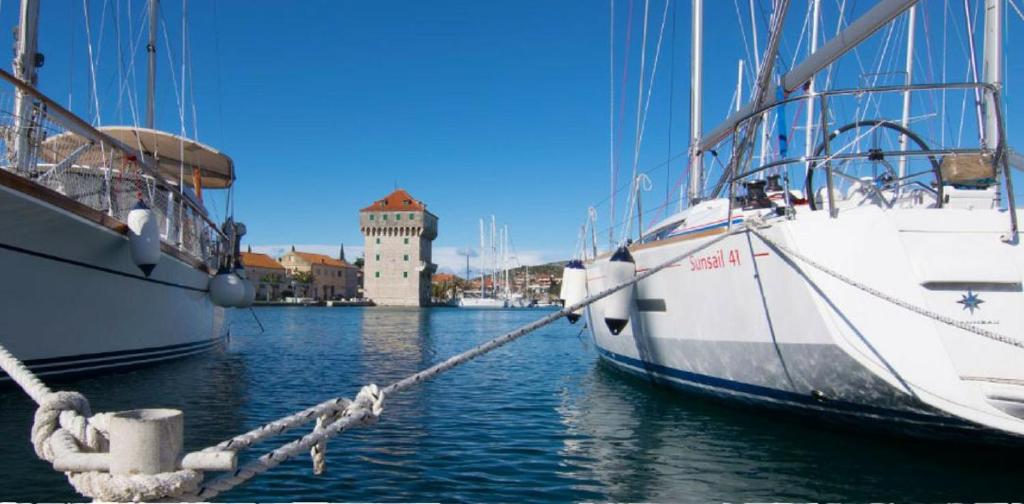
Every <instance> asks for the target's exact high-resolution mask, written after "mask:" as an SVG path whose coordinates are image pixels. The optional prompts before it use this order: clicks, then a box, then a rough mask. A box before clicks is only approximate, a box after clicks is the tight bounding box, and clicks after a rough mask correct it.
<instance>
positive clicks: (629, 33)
mask: <svg viewBox="0 0 1024 504" xmlns="http://www.w3.org/2000/svg"><path fill="white" fill-rule="evenodd" d="M632 40H633V0H629V11H628V14H627V16H626V44H625V53H624V55H623V57H622V59H623V62H622V80H621V85H620V86H619V88H620V90H619V116H618V119H619V120H618V125H617V126H616V131H615V141H616V143H620V144H621V143H622V128H623V120H624V119H625V116H626V114H625V110H626V82H627V78H628V76H629V55H630V50H629V49H630V45H631V43H632ZM618 176H619V160H618V157H616V158H615V167H614V168H613V169H612V183H611V187H612V192H611V194H610V195H609V198H610V199H611V204H610V214H611V217H610V218H609V220H615V196H616V194H618V192H620V191H619V190H617V189H615V187H616V182H617V180H618ZM630 183H632V181H630ZM608 242H609V243H608V244H609V246H611V245H613V244H614V242H615V238H614V236H613V235H609V236H608Z"/></svg>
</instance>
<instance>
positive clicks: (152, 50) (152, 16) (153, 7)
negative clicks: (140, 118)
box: [146, 0, 160, 129]
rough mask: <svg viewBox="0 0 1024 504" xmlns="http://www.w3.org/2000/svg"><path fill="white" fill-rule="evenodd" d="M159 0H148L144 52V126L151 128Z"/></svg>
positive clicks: (153, 116)
mask: <svg viewBox="0 0 1024 504" xmlns="http://www.w3.org/2000/svg"><path fill="white" fill-rule="evenodd" d="M159 4H160V0H149V43H148V44H146V54H147V55H148V58H149V73H148V77H147V81H146V127H147V128H149V129H153V123H154V121H155V118H156V115H155V114H156V110H155V109H156V107H155V101H156V14H157V9H158V8H159Z"/></svg>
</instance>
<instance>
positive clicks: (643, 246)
mask: <svg viewBox="0 0 1024 504" xmlns="http://www.w3.org/2000/svg"><path fill="white" fill-rule="evenodd" d="M728 232H729V230H728V229H727V228H718V229H708V230H705V231H700V232H697V233H692V234H686V235H682V236H673V237H672V238H666V239H664V240H658V241H654V242H650V243H634V244H633V245H630V246H629V251H630V252H638V251H641V250H647V249H652V248H657V247H663V246H665V245H672V244H673V243H680V242H685V241H690V240H696V239H698V238H707V237H709V236H717V235H720V234H725V233H728ZM610 255H611V252H605V253H603V254H601V255H599V256H597V257H595V258H593V259H591V260H589V261H587V262H588V263H593V262H594V261H597V260H599V259H604V258H606V257H608V256H610Z"/></svg>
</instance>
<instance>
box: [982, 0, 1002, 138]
mask: <svg viewBox="0 0 1024 504" xmlns="http://www.w3.org/2000/svg"><path fill="white" fill-rule="evenodd" d="M984 51H985V54H984V58H985V59H984V60H983V62H982V70H981V71H982V79H983V80H984V81H985V83H986V84H990V85H992V86H994V87H995V88H996V92H997V93H1000V92H1002V89H1003V0H985V47H984ZM995 108H996V101H995V97H994V96H993V95H992V93H985V99H984V112H985V137H984V139H985V144H986V145H985V146H986V147H988V148H989V149H992V150H996V149H998V148H1000V147H1001V146H1000V145H999V142H1000V139H1001V137H1002V135H1001V134H1000V124H999V113H998V112H997V111H996V110H995Z"/></svg>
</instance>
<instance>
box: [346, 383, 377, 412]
mask: <svg viewBox="0 0 1024 504" xmlns="http://www.w3.org/2000/svg"><path fill="white" fill-rule="evenodd" d="M352 405H353V406H355V407H356V408H358V409H362V408H366V409H368V410H369V411H370V415H371V418H369V420H370V421H371V422H376V421H377V419H378V418H380V414H381V412H382V411H384V391H382V390H381V389H380V387H378V386H377V385H376V384H375V383H371V384H369V385H366V386H364V387H363V388H362V389H360V390H359V393H358V394H356V400H355V401H353V402H352Z"/></svg>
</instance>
